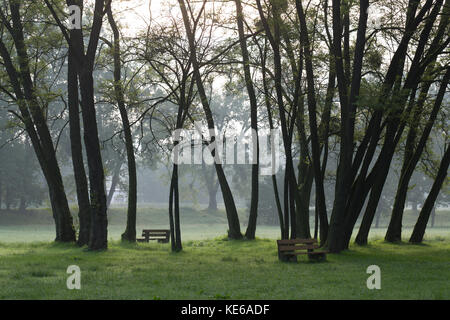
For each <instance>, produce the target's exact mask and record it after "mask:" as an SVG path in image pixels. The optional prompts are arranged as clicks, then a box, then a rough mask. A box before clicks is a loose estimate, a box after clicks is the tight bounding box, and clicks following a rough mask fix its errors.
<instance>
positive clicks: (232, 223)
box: [178, 0, 242, 239]
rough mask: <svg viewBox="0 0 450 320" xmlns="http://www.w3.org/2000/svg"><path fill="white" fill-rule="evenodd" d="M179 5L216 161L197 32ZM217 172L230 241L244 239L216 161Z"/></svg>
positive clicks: (230, 195)
mask: <svg viewBox="0 0 450 320" xmlns="http://www.w3.org/2000/svg"><path fill="white" fill-rule="evenodd" d="M178 3H179V5H180V9H181V13H182V15H183V22H184V25H185V28H186V35H187V38H188V42H189V48H190V54H191V63H192V66H193V74H194V78H195V81H196V84H197V90H198V94H199V97H200V100H201V103H202V106H203V111H204V113H205V116H206V121H207V123H208V129H209V130H210V131H211V132H214V134H213V135H212V136H211V137H210V141H209V144H208V146H209V147H210V146H211V148H210V151H211V155H212V157H213V159H215V160H216V150H215V148H212V146H213V145H214V143H215V138H216V137H215V126H214V120H213V116H212V112H211V108H210V106H209V102H208V98H207V95H206V91H205V88H204V85H203V80H202V77H201V74H200V65H199V62H198V60H197V54H196V45H195V33H194V32H195V30H193V29H192V27H191V22H190V19H189V14H188V12H187V9H186V5H185V2H184V0H178ZM203 9H204V6H203V8H202V11H203ZM214 166H215V168H216V172H217V178H218V180H219V184H220V188H221V190H222V195H223V200H224V204H225V210H226V213H227V219H228V227H229V230H228V237H229V238H230V239H242V234H241V227H240V224H239V217H238V214H237V209H236V204H235V202H234V198H233V194H232V192H231V189H230V186H229V184H228V181H227V178H226V176H225V173H224V171H223V167H222V165H221V164H220V163H218V161H215V164H214Z"/></svg>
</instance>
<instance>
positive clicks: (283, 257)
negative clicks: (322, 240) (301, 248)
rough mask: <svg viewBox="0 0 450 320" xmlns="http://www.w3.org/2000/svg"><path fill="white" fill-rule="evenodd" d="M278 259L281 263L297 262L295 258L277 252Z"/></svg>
mask: <svg viewBox="0 0 450 320" xmlns="http://www.w3.org/2000/svg"><path fill="white" fill-rule="evenodd" d="M278 259H279V260H280V261H282V262H297V256H295V255H292V254H284V253H281V252H278Z"/></svg>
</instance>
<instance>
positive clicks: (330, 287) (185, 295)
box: [0, 237, 450, 299]
mask: <svg viewBox="0 0 450 320" xmlns="http://www.w3.org/2000/svg"><path fill="white" fill-rule="evenodd" d="M69 265H77V266H79V267H80V269H81V289H80V290H69V289H67V287H66V281H67V278H68V276H69V274H67V273H66V270H67V267H68V266H69ZM370 265H378V266H379V267H380V269H381V289H380V290H369V289H368V288H367V286H366V281H367V278H368V277H369V276H370V275H369V274H367V273H366V270H367V267H368V266H370ZM449 279H450V241H449V238H448V237H445V238H442V237H441V238H437V239H436V240H429V241H426V242H425V244H423V245H410V244H406V243H404V244H387V243H384V242H383V241H382V240H376V241H373V242H371V244H370V245H369V246H366V247H358V246H352V247H351V249H350V250H348V251H345V252H343V253H341V254H338V255H336V254H334V255H331V254H330V255H328V259H327V262H322V263H313V262H308V259H307V257H304V256H301V257H300V259H299V262H298V263H283V262H279V261H278V257H277V249H276V242H275V240H273V239H270V240H269V239H267V240H265V239H259V240H256V241H228V240H226V239H224V238H217V239H214V240H198V241H186V242H185V243H184V250H183V251H182V252H180V253H171V252H170V245H169V244H158V243H149V244H147V243H139V244H136V245H131V244H122V243H120V242H118V241H113V242H112V243H111V242H110V244H109V249H108V250H107V251H103V252H87V251H85V250H84V249H83V248H78V247H76V246H75V245H70V244H56V243H51V242H32V243H0V299H450V280H449Z"/></svg>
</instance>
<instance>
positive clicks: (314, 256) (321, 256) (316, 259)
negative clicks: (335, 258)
mask: <svg viewBox="0 0 450 320" xmlns="http://www.w3.org/2000/svg"><path fill="white" fill-rule="evenodd" d="M308 258H309V260H310V261H314V262H321V261H326V260H327V255H326V254H325V253H319V254H308Z"/></svg>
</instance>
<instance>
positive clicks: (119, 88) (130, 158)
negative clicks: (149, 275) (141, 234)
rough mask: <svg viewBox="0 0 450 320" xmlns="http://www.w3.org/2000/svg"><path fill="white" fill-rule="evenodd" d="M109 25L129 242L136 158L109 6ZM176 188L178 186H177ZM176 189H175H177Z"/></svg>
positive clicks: (134, 206) (133, 235) (133, 223)
mask: <svg viewBox="0 0 450 320" xmlns="http://www.w3.org/2000/svg"><path fill="white" fill-rule="evenodd" d="M107 15H108V21H109V25H110V26H111V29H112V31H113V34H114V46H113V56H114V93H115V96H116V101H117V104H118V106H119V111H120V117H121V119H122V126H123V132H124V135H125V147H126V150H127V163H128V212H127V226H126V229H125V232H124V233H123V234H122V240H127V241H130V242H135V241H136V209H137V174H136V159H135V156H134V146H133V136H132V133H131V127H130V121H129V119H128V113H127V109H126V106H125V97H124V88H123V84H122V79H121V61H120V55H121V53H120V34H119V29H118V27H117V24H116V22H115V21H114V17H113V14H112V11H111V6H109V7H108V10H107ZM177 189H178V188H177ZM177 189H176V190H177Z"/></svg>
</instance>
